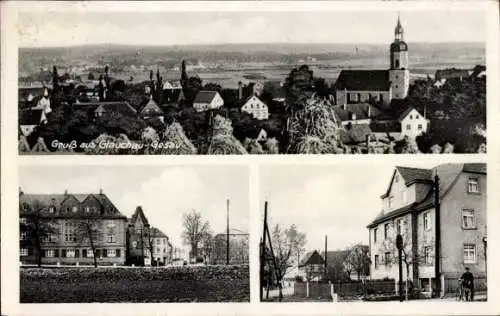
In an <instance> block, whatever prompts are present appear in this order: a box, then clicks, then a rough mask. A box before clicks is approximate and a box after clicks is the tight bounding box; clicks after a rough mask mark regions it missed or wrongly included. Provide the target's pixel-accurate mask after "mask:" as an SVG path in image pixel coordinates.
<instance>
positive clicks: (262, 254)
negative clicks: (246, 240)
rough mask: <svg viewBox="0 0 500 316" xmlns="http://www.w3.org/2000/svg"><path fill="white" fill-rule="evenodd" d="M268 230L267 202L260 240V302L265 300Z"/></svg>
mask: <svg viewBox="0 0 500 316" xmlns="http://www.w3.org/2000/svg"><path fill="white" fill-rule="evenodd" d="M266 229H267V201H266V202H265V204H264V227H263V229H262V239H261V240H260V300H261V301H262V299H263V298H264V288H263V287H264V268H265V265H266V263H265V260H266Z"/></svg>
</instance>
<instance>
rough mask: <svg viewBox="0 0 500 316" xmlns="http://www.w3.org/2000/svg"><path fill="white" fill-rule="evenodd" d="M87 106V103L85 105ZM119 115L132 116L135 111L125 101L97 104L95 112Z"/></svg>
mask: <svg viewBox="0 0 500 316" xmlns="http://www.w3.org/2000/svg"><path fill="white" fill-rule="evenodd" d="M86 105H87V106H89V104H88V103H86ZM101 110H102V111H104V112H112V113H120V114H122V115H124V116H134V115H136V114H137V111H136V110H135V109H134V108H133V107H132V106H131V105H130V103H128V102H127V101H116V102H115V101H113V102H99V103H97V108H96V110H95V111H101Z"/></svg>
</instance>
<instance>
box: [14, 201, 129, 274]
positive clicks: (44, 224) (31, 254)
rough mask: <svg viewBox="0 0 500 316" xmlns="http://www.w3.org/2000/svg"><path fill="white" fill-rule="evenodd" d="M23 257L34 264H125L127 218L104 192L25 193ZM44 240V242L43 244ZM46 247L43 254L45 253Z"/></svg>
mask: <svg viewBox="0 0 500 316" xmlns="http://www.w3.org/2000/svg"><path fill="white" fill-rule="evenodd" d="M19 218H20V252H19V255H20V261H21V263H26V264H33V263H36V262H37V258H38V255H40V256H41V262H42V264H57V263H60V264H72V265H74V264H81V265H91V264H93V263H94V254H95V258H96V259H97V263H98V264H99V265H110V264H116V265H122V264H124V262H125V243H126V240H125V229H126V221H127V218H126V217H125V216H124V215H123V214H121V213H120V211H119V210H118V209H117V208H116V207H115V205H114V204H113V202H111V200H110V199H109V198H108V197H107V196H106V195H105V194H104V193H103V192H102V191H100V192H99V193H96V194H94V193H90V194H71V193H68V192H65V193H64V194H27V193H23V192H22V191H21V192H20V193H19ZM38 240H39V241H40V243H41V246H40V248H39V247H37V243H38ZM39 250H40V252H39Z"/></svg>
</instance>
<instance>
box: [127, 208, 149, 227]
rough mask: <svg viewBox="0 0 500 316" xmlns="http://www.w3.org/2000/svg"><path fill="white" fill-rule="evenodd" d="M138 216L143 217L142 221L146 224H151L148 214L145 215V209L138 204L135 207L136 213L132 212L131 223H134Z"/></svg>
mask: <svg viewBox="0 0 500 316" xmlns="http://www.w3.org/2000/svg"><path fill="white" fill-rule="evenodd" d="M138 218H140V219H141V222H142V224H143V225H144V226H148V225H149V222H148V219H147V218H146V215H144V211H143V210H142V206H138V207H137V208H136V209H135V212H134V214H132V218H131V219H130V224H131V225H134V224H135V222H136V221H137V219H138Z"/></svg>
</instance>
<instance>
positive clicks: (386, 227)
mask: <svg viewBox="0 0 500 316" xmlns="http://www.w3.org/2000/svg"><path fill="white" fill-rule="evenodd" d="M388 237H389V223H387V224H384V239H387V238H388Z"/></svg>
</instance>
